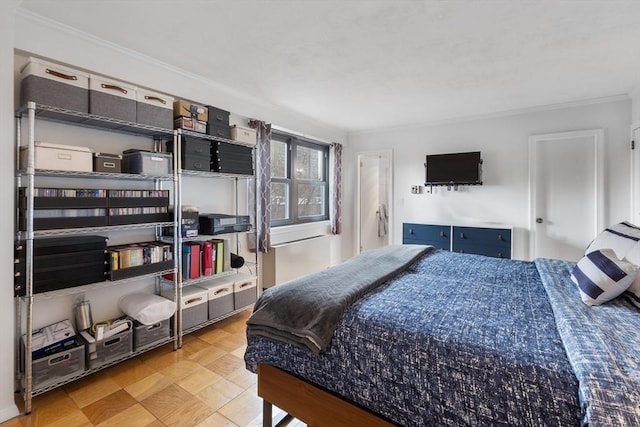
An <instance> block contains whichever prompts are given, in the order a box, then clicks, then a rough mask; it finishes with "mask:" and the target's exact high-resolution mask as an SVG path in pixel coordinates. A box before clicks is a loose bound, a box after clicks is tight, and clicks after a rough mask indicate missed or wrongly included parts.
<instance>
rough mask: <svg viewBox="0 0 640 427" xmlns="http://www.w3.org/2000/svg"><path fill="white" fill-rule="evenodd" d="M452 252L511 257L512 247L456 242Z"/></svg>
mask: <svg viewBox="0 0 640 427" xmlns="http://www.w3.org/2000/svg"><path fill="white" fill-rule="evenodd" d="M452 252H458V253H461V254H476V255H485V256H490V257H494V258H511V248H510V247H506V248H505V247H504V246H492V245H482V244H472V243H468V242H454V243H453V251H452Z"/></svg>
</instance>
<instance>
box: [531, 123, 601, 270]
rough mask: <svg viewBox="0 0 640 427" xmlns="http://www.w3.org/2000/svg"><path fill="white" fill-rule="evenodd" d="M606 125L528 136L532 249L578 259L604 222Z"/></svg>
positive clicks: (538, 254) (540, 254) (542, 254)
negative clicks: (603, 172) (596, 127)
mask: <svg viewBox="0 0 640 427" xmlns="http://www.w3.org/2000/svg"><path fill="white" fill-rule="evenodd" d="M603 140H604V132H603V130H602V129H595V130H586V131H576V132H563V133H554V134H546V135H534V136H531V137H530V138H529V189H530V191H529V194H530V206H531V212H530V230H531V235H530V254H531V259H534V258H557V259H563V260H568V261H578V260H579V259H580V258H582V256H583V255H584V250H585V248H586V247H587V246H588V245H589V243H590V242H591V240H593V238H594V237H595V236H596V235H597V233H598V232H599V231H600V230H601V229H602V227H603V224H602V222H603V213H602V208H603V190H602V188H603V187H602V175H603V174H602V161H603V153H602V147H603V143H604V141H603Z"/></svg>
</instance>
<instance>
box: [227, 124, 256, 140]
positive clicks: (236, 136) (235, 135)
mask: <svg viewBox="0 0 640 427" xmlns="http://www.w3.org/2000/svg"><path fill="white" fill-rule="evenodd" d="M231 139H233V140H234V141H238V142H243V143H246V144H251V145H256V131H255V130H254V129H250V128H243V127H241V126H237V125H233V126H231Z"/></svg>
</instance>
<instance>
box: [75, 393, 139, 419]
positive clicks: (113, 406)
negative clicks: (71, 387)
mask: <svg viewBox="0 0 640 427" xmlns="http://www.w3.org/2000/svg"><path fill="white" fill-rule="evenodd" d="M137 403H138V401H137V400H136V399H134V398H133V397H132V396H131V395H130V394H129V393H127V392H126V391H124V390H119V391H117V392H115V393H113V394H110V395H109V396H107V397H103V398H102V399H100V400H98V401H97V402H93V403H92V404H90V405H87V406H85V407H84V408H83V409H82V412H84V414H85V415H86V416H87V418H89V421H91V422H92V423H93V424H100V423H102V422H104V421H106V420H108V419H109V418H111V417H113V416H115V415H118V414H119V413H120V412H123V411H125V410H127V409H129V408H130V407H132V406H133V405H135V404H137Z"/></svg>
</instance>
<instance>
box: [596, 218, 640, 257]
mask: <svg viewBox="0 0 640 427" xmlns="http://www.w3.org/2000/svg"><path fill="white" fill-rule="evenodd" d="M639 241H640V227H637V226H635V225H633V224H631V223H629V222H626V221H625V222H620V223H618V224H614V225H612V226H610V227H607V228H606V229H604V231H602V232H601V233H600V234H598V236H596V238H595V239H594V240H593V242H591V244H590V245H589V247H587V250H586V251H585V252H584V254H585V255H586V254H588V253H589V252H593V251H595V250H598V249H613V251H614V252H615V253H616V257H618V259H623V258H625V257H626V256H627V253H628V252H629V251H630V250H631V249H633V247H634V246H636V244H637V243H638V242H639ZM639 257H640V255H639ZM639 265H640V264H639Z"/></svg>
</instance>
